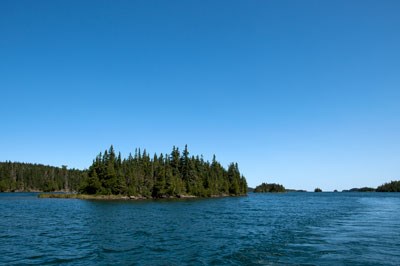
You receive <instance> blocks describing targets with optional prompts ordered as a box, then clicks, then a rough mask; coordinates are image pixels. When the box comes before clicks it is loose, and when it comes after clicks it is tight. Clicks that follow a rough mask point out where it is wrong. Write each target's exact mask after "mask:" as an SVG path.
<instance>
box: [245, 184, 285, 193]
mask: <svg viewBox="0 0 400 266" xmlns="http://www.w3.org/2000/svg"><path fill="white" fill-rule="evenodd" d="M253 192H254V193H278V192H286V189H285V187H284V186H282V185H280V184H275V183H271V184H268V183H262V184H261V185H259V186H257V187H256V188H255V189H254V191H253Z"/></svg>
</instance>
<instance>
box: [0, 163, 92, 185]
mask: <svg viewBox="0 0 400 266" xmlns="http://www.w3.org/2000/svg"><path fill="white" fill-rule="evenodd" d="M85 177H86V172H85V171H81V170H76V169H67V166H65V165H64V166H62V167H54V166H48V165H43V164H31V163H18V162H11V161H7V162H0V192H14V191H45V192H50V191H77V190H78V189H79V188H80V184H81V182H82V181H83V180H84V179H85Z"/></svg>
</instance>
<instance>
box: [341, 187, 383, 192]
mask: <svg viewBox="0 0 400 266" xmlns="http://www.w3.org/2000/svg"><path fill="white" fill-rule="evenodd" d="M375 190H376V189H375V188H372V187H362V188H352V189H350V190H348V191H346V192H375Z"/></svg>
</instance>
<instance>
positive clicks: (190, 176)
mask: <svg viewBox="0 0 400 266" xmlns="http://www.w3.org/2000/svg"><path fill="white" fill-rule="evenodd" d="M246 190H247V183H246V179H245V178H244V177H243V176H242V175H241V174H240V172H239V168H238V165H237V164H233V163H232V164H231V165H229V167H228V170H225V169H224V168H223V167H222V166H221V164H220V163H218V162H217V161H216V160H215V156H214V158H213V161H212V162H211V163H210V162H208V161H204V160H203V158H200V157H199V156H196V157H195V156H189V151H188V148H187V146H185V149H184V151H183V152H182V154H181V152H180V151H179V149H178V148H176V147H173V149H172V152H171V153H170V154H169V155H164V154H160V155H159V156H158V155H157V154H155V155H154V156H153V158H150V156H149V154H148V153H147V152H146V150H144V151H143V153H142V152H141V151H140V149H139V150H138V149H137V150H136V151H135V155H134V156H132V155H131V154H130V155H129V156H128V158H127V159H122V158H121V155H120V154H119V155H118V156H116V155H115V151H114V148H113V147H112V146H111V147H110V149H109V150H106V151H105V152H104V154H102V153H100V154H99V155H98V156H97V157H96V159H95V160H94V161H93V164H92V165H91V166H90V167H89V170H88V177H87V178H86V179H85V180H84V182H82V186H81V189H80V192H82V193H86V194H103V195H117V194H119V195H129V196H140V197H147V198H169V197H179V196H181V195H193V196H199V197H209V196H212V195H243V194H246Z"/></svg>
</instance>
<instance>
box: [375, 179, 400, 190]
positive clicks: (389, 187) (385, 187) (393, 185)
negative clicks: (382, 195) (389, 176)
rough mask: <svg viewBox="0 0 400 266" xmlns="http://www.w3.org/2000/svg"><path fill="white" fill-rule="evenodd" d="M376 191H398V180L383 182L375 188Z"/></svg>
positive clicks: (399, 186)
mask: <svg viewBox="0 0 400 266" xmlns="http://www.w3.org/2000/svg"><path fill="white" fill-rule="evenodd" d="M376 191H377V192H400V181H392V182H390V183H385V184H383V185H381V186H379V187H377V188H376Z"/></svg>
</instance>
